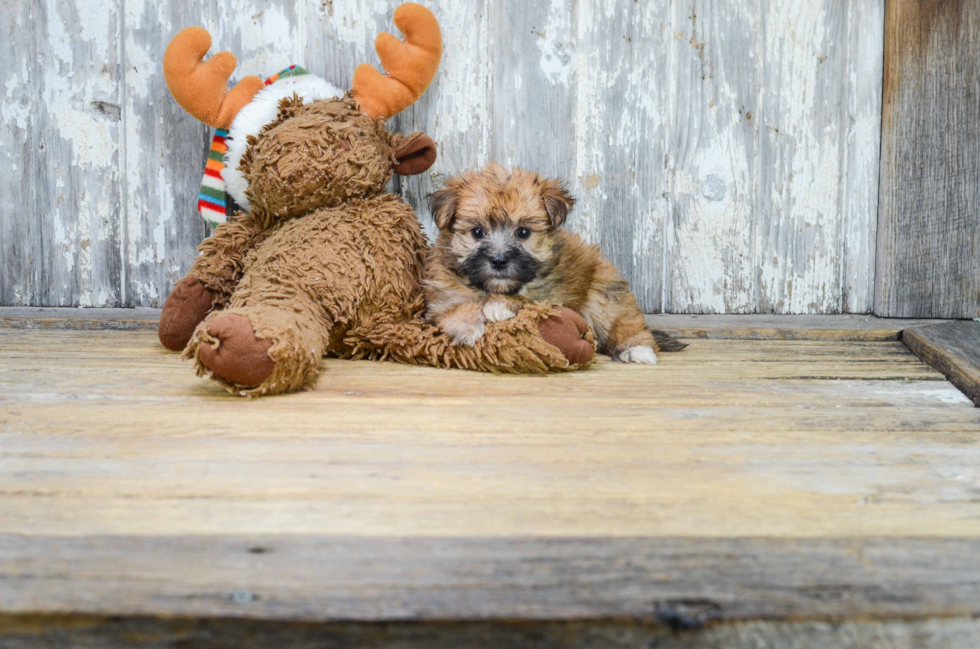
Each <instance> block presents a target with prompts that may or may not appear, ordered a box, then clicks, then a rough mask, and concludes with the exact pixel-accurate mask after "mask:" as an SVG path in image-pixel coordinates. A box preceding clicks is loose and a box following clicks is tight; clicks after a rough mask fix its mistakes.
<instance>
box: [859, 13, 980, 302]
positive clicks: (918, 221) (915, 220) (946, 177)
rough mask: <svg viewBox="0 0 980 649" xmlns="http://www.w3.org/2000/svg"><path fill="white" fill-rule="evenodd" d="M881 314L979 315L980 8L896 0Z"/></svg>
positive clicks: (889, 57) (888, 88) (885, 133)
mask: <svg viewBox="0 0 980 649" xmlns="http://www.w3.org/2000/svg"><path fill="white" fill-rule="evenodd" d="M887 25H888V27H887V33H888V38H887V39H886V41H885V74H884V107H883V117H882V148H881V154H882V157H881V188H880V191H881V195H880V201H881V213H880V219H879V222H880V228H879V231H878V249H879V258H878V276H879V278H880V281H879V282H878V285H877V287H876V291H875V312H876V313H878V314H879V315H886V316H902V317H932V318H940V317H941V318H975V317H977V316H980V145H978V141H980V3H978V2H976V1H975V0H947V1H945V2H919V1H918V0H889V2H888V11H887Z"/></svg>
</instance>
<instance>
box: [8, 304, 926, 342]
mask: <svg viewBox="0 0 980 649" xmlns="http://www.w3.org/2000/svg"><path fill="white" fill-rule="evenodd" d="M2 313H3V312H2V311H0V314H2ZM0 321H2V320H0ZM942 322H945V321H944V320H903V319H899V318H876V317H874V316H866V315H796V316H780V315H689V314H659V315H648V316H647V317H646V324H647V327H651V328H653V329H659V330H661V331H666V332H667V333H669V334H671V335H672V336H676V337H678V338H717V339H725V338H729V339H735V340H855V341H857V340H865V341H882V340H900V339H901V338H902V332H903V331H907V330H909V329H913V328H917V327H924V326H929V325H934V324H939V323H942Z"/></svg>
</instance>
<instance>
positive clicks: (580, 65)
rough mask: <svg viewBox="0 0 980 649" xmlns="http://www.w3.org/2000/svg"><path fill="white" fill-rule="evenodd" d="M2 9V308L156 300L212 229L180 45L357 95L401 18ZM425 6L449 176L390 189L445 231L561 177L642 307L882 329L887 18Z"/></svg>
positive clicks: (830, 10) (493, 3) (431, 128)
mask: <svg viewBox="0 0 980 649" xmlns="http://www.w3.org/2000/svg"><path fill="white" fill-rule="evenodd" d="M0 4H2V7H3V13H2V18H0V20H2V23H0V25H2V28H3V29H4V42H3V44H0V75H2V85H0V96H2V97H3V102H4V103H3V111H4V112H3V117H4V119H3V124H2V125H0V165H2V167H0V189H2V191H3V195H2V196H0V207H2V211H0V236H2V240H0V304H4V305H85V306H87V305H92V306H134V305H143V306H159V305H160V304H162V301H163V299H165V297H166V294H167V292H168V291H169V288H170V286H171V285H172V283H173V282H174V281H175V280H176V279H178V278H179V277H181V276H182V275H183V273H184V272H186V270H187V268H188V267H189V265H190V262H191V260H192V259H193V255H194V249H195V247H196V245H197V244H198V243H199V242H200V240H201V238H202V237H203V236H205V234H206V230H205V227H204V226H203V224H202V223H201V222H200V219H199V217H198V216H197V215H196V213H195V211H194V206H195V195H196V191H197V185H198V183H199V179H200V174H201V170H202V168H203V161H204V158H205V155H206V150H207V141H208V137H209V134H208V132H207V129H205V128H204V127H203V126H201V125H199V124H196V123H195V122H194V120H193V119H191V118H190V117H188V116H187V115H185V114H184V113H183V112H182V111H181V110H180V109H179V108H178V107H177V106H176V104H175V103H174V102H173V100H172V99H171V98H170V97H169V95H168V94H167V92H166V86H165V84H164V82H163V78H162V74H161V72H160V58H161V55H162V52H163V49H164V47H165V45H166V42H167V41H168V39H169V38H170V37H171V36H172V35H173V34H174V33H175V32H176V31H177V30H178V29H179V28H181V27H183V26H185V25H189V24H195V23H196V24H202V25H204V26H205V27H207V28H208V29H209V30H210V31H211V32H212V34H213V36H214V42H215V46H216V47H218V48H222V49H230V50H232V51H233V52H234V53H235V54H236V55H237V56H238V58H239V70H238V72H236V77H237V76H241V75H244V74H254V73H258V74H271V73H273V72H275V71H277V70H279V69H281V68H282V67H284V66H286V65H288V64H290V63H294V62H296V63H300V64H302V65H304V66H306V67H308V68H309V69H310V70H311V71H313V72H316V73H319V74H322V75H324V76H325V77H326V78H328V79H330V80H331V81H334V82H336V83H338V84H339V85H341V86H346V85H347V84H349V81H350V75H351V73H352V71H353V69H354V67H355V65H356V64H357V63H358V62H362V61H368V62H372V63H376V61H377V59H376V56H375V54H374V53H373V50H372V42H373V39H374V36H375V34H376V33H377V32H378V31H379V30H382V29H389V30H390V29H392V26H391V23H390V16H391V12H392V10H393V9H394V7H395V6H396V5H397V4H398V1H397V0H372V1H369V2H365V1H364V0H332V1H328V2H322V3H321V2H315V3H299V4H294V3H290V2H286V1H285V0H273V1H272V2H259V1H258V0H242V1H239V2H234V3H233V2H231V0H219V1H218V2H210V3H203V2H201V1H200V0H189V1H188V2H185V3H178V4H179V6H178V5H176V4H174V3H151V2H149V1H148V0H129V1H128V2H125V3H122V2H119V0H93V1H92V2H87V3H81V2H78V1H77V0H74V1H73V0H0ZM426 4H428V5H429V6H430V7H431V8H432V9H433V10H434V11H435V13H436V14H437V15H438V16H439V19H440V21H441V23H442V26H443V31H444V39H445V44H446V48H445V52H446V54H445V57H444V62H443V66H442V69H441V71H440V75H439V77H438V79H437V81H436V82H435V83H434V85H433V86H432V88H431V89H430V90H429V92H428V93H427V94H426V96H425V97H423V99H422V100H421V101H420V102H418V103H417V104H416V105H415V106H413V107H412V108H410V109H408V110H407V111H406V112H405V113H403V114H402V115H400V116H398V117H397V118H396V119H395V120H394V125H395V126H396V127H397V128H398V129H401V130H406V131H407V130H415V129H422V130H425V131H426V132H428V133H429V134H430V135H432V136H433V137H434V138H435V139H436V140H437V141H438V142H439V143H440V146H441V148H440V158H439V161H438V162H437V164H436V166H435V167H434V168H433V169H432V170H431V172H430V173H427V174H424V175H423V176H419V177H414V178H408V179H403V180H401V181H398V182H395V183H394V184H393V187H394V188H396V189H401V191H403V192H404V194H405V195H406V197H407V198H408V200H409V201H410V202H411V203H412V204H413V205H414V206H415V207H416V208H417V209H418V210H419V212H420V216H421V218H422V220H423V222H424V223H425V224H426V227H427V228H428V229H429V231H430V232H431V231H432V225H431V222H430V221H429V219H428V216H427V210H426V208H425V204H424V203H425V200H424V197H425V195H426V194H428V193H429V192H431V191H432V189H433V188H435V187H437V186H438V184H439V182H440V180H441V178H443V177H444V176H445V175H447V174H453V173H456V172H459V171H461V170H463V169H466V168H470V167H473V166H476V165H480V164H482V163H483V162H485V161H487V160H490V159H496V160H500V161H502V162H505V163H509V164H514V165H521V166H527V167H533V168H537V169H540V170H541V171H543V172H545V173H548V174H556V175H560V176H562V177H565V178H567V179H568V180H569V182H570V185H571V187H572V189H573V191H574V193H575V195H576V196H577V198H578V208H577V209H576V211H575V212H574V213H573V215H572V217H571V219H570V227H572V228H573V229H575V230H576V231H578V232H580V233H581V234H583V235H584V236H585V237H586V238H587V239H589V240H590V241H593V242H595V243H597V244H599V245H600V246H601V247H602V248H603V250H604V251H605V252H606V253H607V254H608V255H609V256H610V257H612V259H613V260H614V261H615V262H616V263H617V264H618V265H619V267H620V268H621V269H622V270H623V272H624V274H625V275H626V277H627V278H628V279H629V280H630V281H631V282H632V285H633V288H634V290H635V292H636V293H637V295H638V297H639V299H640V302H641V304H642V306H643V307H644V309H646V310H647V311H649V312H659V311H670V312H689V313H700V312H719V313H722V312H727V313H751V312H773V313H839V312H858V313H864V312H868V311H870V309H871V307H872V294H873V290H874V269H875V259H874V258H875V252H874V242H875V236H876V214H877V201H878V195H877V186H876V183H877V177H878V144H879V133H880V111H881V75H882V38H883V35H882V33H883V20H884V6H883V0H845V1H844V2H837V1H835V0H820V1H819V2H810V1H808V0H779V1H776V0H751V1H746V0H725V1H723V2H709V1H708V0H649V1H644V2H602V1H600V0H550V1H549V2H541V1H539V0H468V1H467V2H451V1H450V0H427V2H426Z"/></svg>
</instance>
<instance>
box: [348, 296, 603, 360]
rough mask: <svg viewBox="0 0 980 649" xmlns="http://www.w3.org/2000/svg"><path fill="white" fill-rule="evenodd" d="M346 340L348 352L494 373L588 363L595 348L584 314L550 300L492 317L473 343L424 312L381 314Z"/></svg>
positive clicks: (384, 358) (363, 355)
mask: <svg viewBox="0 0 980 649" xmlns="http://www.w3.org/2000/svg"><path fill="white" fill-rule="evenodd" d="M344 342H345V344H346V349H347V351H346V353H344V354H342V355H343V356H345V357H350V358H370V359H377V360H392V361H395V362H398V363H407V364H411V365H427V366H431V367H444V368H458V369H466V370H479V371H484V372H492V373H495V374H545V373H547V372H553V371H563V370H575V369H579V368H582V367H585V366H587V365H589V364H590V363H591V362H592V359H593V354H594V352H595V349H596V346H595V337H594V335H593V333H592V331H591V330H590V329H589V327H588V325H587V324H586V323H585V321H584V320H582V319H581V318H580V317H579V316H577V315H576V314H575V313H573V312H572V311H570V310H568V309H564V308H562V307H555V306H552V305H550V304H546V303H530V304H527V305H525V306H524V308H522V309H521V310H520V312H519V313H518V314H517V315H516V316H515V317H513V318H510V319H508V320H503V321H501V322H491V323H488V324H487V327H486V330H485V331H484V334H483V336H481V337H480V339H479V340H477V341H476V342H475V344H474V345H473V346H472V347H471V346H468V345H456V344H453V342H452V341H451V340H450V339H449V336H447V335H446V334H445V333H443V332H442V331H440V330H439V328H438V327H436V326H435V325H431V324H426V323H425V322H423V321H422V319H421V318H420V317H416V318H413V319H411V320H408V321H401V322H397V321H386V320H385V319H383V318H382V319H379V320H377V321H375V322H372V323H368V324H365V325H363V326H361V327H358V328H356V329H353V330H351V331H350V332H348V334H347V336H346V337H345V340H344Z"/></svg>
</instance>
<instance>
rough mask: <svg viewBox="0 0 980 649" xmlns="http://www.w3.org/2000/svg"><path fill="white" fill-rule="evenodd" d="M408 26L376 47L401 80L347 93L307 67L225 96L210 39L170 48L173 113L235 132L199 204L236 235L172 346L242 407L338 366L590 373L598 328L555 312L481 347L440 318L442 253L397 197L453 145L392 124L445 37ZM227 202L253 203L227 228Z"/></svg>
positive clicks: (169, 325) (357, 79)
mask: <svg viewBox="0 0 980 649" xmlns="http://www.w3.org/2000/svg"><path fill="white" fill-rule="evenodd" d="M394 22H395V25H396V26H398V28H399V29H400V30H401V31H402V33H403V34H404V35H405V40H404V41H402V40H399V39H398V38H396V37H394V36H392V35H391V34H388V33H382V34H380V35H379V36H378V38H377V40H376V43H375V48H376V49H377V52H378V56H379V58H380V59H381V62H382V64H383V65H384V68H385V70H386V74H381V73H379V72H378V71H377V70H376V69H374V68H373V67H372V66H370V65H366V64H365V65H361V66H359V67H358V68H357V70H356V71H355V73H354V78H353V89H352V90H351V91H350V92H348V93H344V92H342V91H340V90H338V89H337V88H335V87H334V86H332V85H331V84H329V83H328V82H326V81H324V80H323V79H321V78H319V77H316V76H313V75H311V74H308V73H306V72H305V71H304V70H302V68H297V67H293V68H289V69H287V70H284V71H283V72H281V73H280V74H279V75H276V76H275V77H272V78H271V79H269V80H268V81H265V82H263V81H262V80H260V79H259V78H258V77H246V78H244V79H242V80H241V81H240V82H239V83H238V84H237V85H236V86H235V87H234V88H233V89H231V90H226V89H227V83H228V79H229V78H230V76H231V74H232V72H233V71H234V69H235V66H236V60H235V57H234V56H233V55H232V54H230V53H228V52H221V53H220V54H217V55H215V56H213V57H212V58H210V59H209V60H207V61H204V60H203V58H204V56H205V55H206V53H207V51H208V49H209V48H210V46H211V37H210V35H209V34H208V33H207V32H206V31H205V30H203V29H201V28H198V27H191V28H188V29H185V30H183V31H182V32H180V33H179V34H177V36H175V37H174V39H173V41H172V42H171V43H170V45H169V46H168V47H167V51H166V54H165V55H164V62H163V67H164V75H165V77H166V80H167V84H168V86H169V88H170V91H171V93H172V94H173V96H174V99H176V101H177V102H178V103H179V104H180V105H181V106H182V107H183V108H184V109H185V110H186V111H187V112H189V113H190V114H191V115H193V116H194V117H196V118H197V119H199V120H200V121H202V122H204V123H205V124H209V125H211V126H214V127H215V128H216V129H218V130H217V131H216V133H217V135H216V138H215V144H214V145H213V146H212V155H211V158H210V159H209V161H208V168H207V170H206V172H205V181H204V185H203V186H202V194H201V202H200V203H199V206H200V208H201V211H202V213H203V214H205V216H206V217H208V218H209V219H211V220H213V221H215V222H219V223H218V225H217V227H216V228H215V230H214V234H213V236H211V237H210V238H209V239H207V240H205V241H204V243H203V244H201V246H200V248H199V250H200V255H199V256H198V257H197V259H196V260H195V261H194V264H193V266H192V267H191V269H190V272H189V273H188V274H187V276H186V277H184V278H183V279H182V280H180V281H179V282H178V283H177V284H176V285H175V286H174V288H173V291H172V292H171V293H170V295H169V297H168V298H167V301H166V304H165V305H164V308H163V312H162V314H161V317H160V329H159V334H160V341H161V342H162V343H163V345H164V346H165V347H166V348H167V349H170V350H173V351H180V350H183V356H184V358H185V359H191V360H193V362H194V363H195V365H196V369H197V372H198V374H199V375H202V376H208V377H211V378H212V379H213V380H214V381H216V382H218V383H219V384H220V385H222V386H224V387H225V388H227V389H228V390H230V391H232V392H233V393H236V394H241V395H246V396H255V395H263V394H274V393H280V392H287V391H291V390H297V389H302V388H306V387H309V386H311V385H312V384H313V382H314V381H315V380H316V377H317V374H318V370H319V366H320V359H321V357H323V356H324V355H326V354H330V355H334V356H337V357H341V358H353V359H358V358H365V359H375V360H383V359H387V360H393V361H397V362H403V363H411V364H418V365H428V366H435V367H447V368H449V367H454V368H464V369H471V370H483V371H489V372H509V373H539V374H540V373H546V372H549V371H558V370H570V369H577V368H579V367H583V366H585V365H587V364H588V363H590V362H591V359H592V357H593V352H594V350H595V343H594V338H593V336H592V332H591V331H590V330H589V328H588V326H587V325H586V323H585V322H584V321H583V320H582V319H581V318H580V317H578V316H577V315H576V314H574V313H572V312H571V311H569V310H568V309H564V308H561V307H556V306H553V305H551V304H547V303H535V304H529V305H527V306H526V307H525V308H523V309H522V310H521V311H520V313H519V314H518V316H517V317H515V318H512V319H510V320H506V321H503V322H497V323H493V324H491V325H489V326H488V327H487V330H486V333H485V334H484V336H483V337H482V338H481V339H480V340H479V341H478V342H477V343H476V344H475V345H473V346H466V345H455V344H453V343H452V342H451V341H450V340H449V339H448V338H447V337H446V335H445V334H443V333H441V332H440V331H439V330H438V329H437V328H436V327H434V326H431V325H427V324H425V322H424V321H423V314H424V310H425V307H424V302H423V297H422V290H421V286H420V282H421V279H422V276H423V273H424V264H425V259H426V255H427V251H428V244H427V242H426V239H425V235H424V234H423V233H422V231H421V229H420V227H419V223H418V220H417V218H416V216H415V213H414V212H413V211H412V208H411V207H410V206H409V205H407V204H406V203H405V202H403V201H402V200H401V198H400V197H398V196H395V195H392V194H388V193H386V192H385V189H384V188H385V185H386V183H387V182H388V181H389V180H390V178H391V176H392V174H393V173H397V174H402V175H407V174H419V173H422V172H424V171H426V170H427V169H428V168H429V167H430V166H431V165H432V164H433V162H434V161H435V157H436V146H435V143H434V142H433V141H432V140H431V139H430V138H429V137H427V136H426V135H424V134H422V133H412V134H411V135H402V134H400V133H392V132H390V131H388V130H387V129H386V128H385V125H384V120H385V119H387V118H389V117H392V116H393V115H395V114H397V113H398V112H400V111H402V110H404V109H405V108H406V107H408V106H409V105H411V104H412V103H413V102H414V101H415V100H416V99H418V97H419V96H420V95H421V94H422V92H424V91H425V89H426V88H427V87H428V85H429V83H430V82H431V81H432V79H433V77H434V76H435V73H436V70H437V68H438V65H439V60H440V57H441V55H442V37H441V35H440V33H439V25H438V23H437V22H436V19H435V17H434V16H433V15H432V13H431V12H429V10H427V9H425V8H424V7H422V6H420V5H417V4H411V3H409V4H403V5H401V6H400V7H398V9H397V10H396V11H395V14H394ZM226 197H227V198H228V199H229V202H230V201H234V204H237V206H238V207H239V210H238V211H236V212H235V213H234V214H233V215H231V216H229V217H228V218H227V219H225V209H224V207H223V205H224V199H225V198H226ZM221 221H224V222H221Z"/></svg>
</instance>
